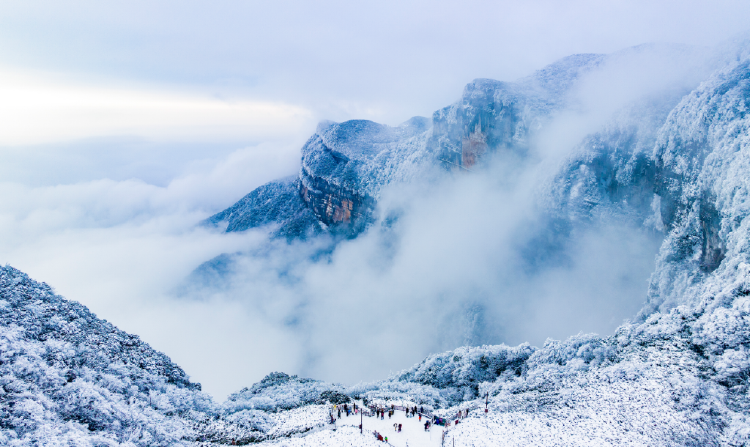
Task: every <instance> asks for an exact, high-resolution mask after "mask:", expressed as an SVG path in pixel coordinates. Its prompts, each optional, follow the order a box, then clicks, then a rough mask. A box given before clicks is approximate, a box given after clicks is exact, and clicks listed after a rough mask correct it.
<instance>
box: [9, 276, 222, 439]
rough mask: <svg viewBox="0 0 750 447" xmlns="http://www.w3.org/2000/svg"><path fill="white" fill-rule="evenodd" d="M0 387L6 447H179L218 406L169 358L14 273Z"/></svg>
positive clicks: (191, 437)
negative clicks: (194, 422)
mask: <svg viewBox="0 0 750 447" xmlns="http://www.w3.org/2000/svg"><path fill="white" fill-rule="evenodd" d="M0 380H1V381H2V383H1V385H2V387H1V388H0V408H1V409H2V410H0V411H2V413H1V414H0V424H1V425H0V428H1V430H0V443H2V444H4V445H58V444H59V445H62V444H70V445H120V444H126V445H179V444H180V443H184V442H188V441H191V440H195V439H196V436H197V433H196V431H195V430H194V428H193V421H194V419H200V417H202V415H203V414H205V412H206V411H208V410H210V407H211V405H212V404H211V401H210V398H209V397H208V396H207V395H205V394H203V393H201V392H200V384H197V383H192V382H190V381H189V379H188V377H187V375H186V374H185V372H184V371H183V370H182V369H180V367H178V366H177V365H175V364H174V363H172V362H171V361H170V360H169V358H168V357H167V356H165V355H164V354H162V353H160V352H156V351H154V350H153V349H151V347H149V346H148V345H147V344H146V343H144V342H142V341H141V340H140V339H139V338H138V337H137V336H134V335H130V334H127V333H125V332H123V331H121V330H119V329H117V328H116V327H114V326H113V325H112V324H110V323H108V322H106V321H103V320H100V319H98V318H96V316H94V315H93V314H92V313H91V312H90V311H89V310H88V309H86V308H85V307H84V306H81V305H80V304H78V303H75V302H72V301H67V300H65V299H63V298H62V297H60V296H58V295H55V293H54V292H53V291H52V289H51V288H50V287H49V286H47V285H46V284H43V283H42V284H40V283H37V282H35V281H32V280H31V279H29V277H28V276H26V275H25V274H23V273H21V272H19V271H18V270H15V269H13V268H12V267H8V266H6V267H1V268H0Z"/></svg>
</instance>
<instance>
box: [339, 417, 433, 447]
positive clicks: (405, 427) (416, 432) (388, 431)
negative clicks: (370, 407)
mask: <svg viewBox="0 0 750 447" xmlns="http://www.w3.org/2000/svg"><path fill="white" fill-rule="evenodd" d="M359 420H360V419H359V417H356V418H355V417H354V416H349V417H345V416H342V418H341V419H339V420H338V421H337V425H338V426H339V427H343V426H355V427H359ZM425 420H426V419H425V418H422V421H421V422H420V421H419V417H413V418H412V417H410V418H407V417H406V416H405V414H404V412H403V411H396V413H395V414H394V415H393V417H392V418H388V414H387V413H386V416H385V418H384V419H383V420H381V419H380V418H378V417H374V416H373V417H368V416H365V417H364V423H363V429H364V432H365V434H366V435H368V436H371V437H373V438H374V435H372V432H373V430H377V431H378V432H379V433H380V434H382V435H383V436H387V437H388V443H389V444H392V445H394V446H396V447H406V446H409V447H435V446H439V445H440V438H441V436H442V433H443V427H440V426H434V427H431V428H430V430H429V431H427V432H426V431H425V430H424V422H425ZM393 424H402V427H401V433H398V432H396V430H395V429H394V428H393ZM368 433H369V434H368Z"/></svg>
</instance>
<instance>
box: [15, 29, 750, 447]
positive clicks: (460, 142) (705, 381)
mask: <svg viewBox="0 0 750 447" xmlns="http://www.w3.org/2000/svg"><path fill="white" fill-rule="evenodd" d="M698 56H700V57H698ZM696 60H698V61H699V62H694V61H696ZM644 61H646V62H644ZM654 61H656V62H658V63H660V64H661V65H659V64H657V70H656V72H658V73H661V74H662V75H663V74H664V73H668V74H669V73H670V72H669V70H667V69H665V68H664V64H666V65H668V66H670V67H672V66H680V64H683V65H681V66H680V67H681V68H680V70H676V71H675V73H678V72H679V73H678V74H680V76H677V75H676V74H675V75H670V76H671V77H670V76H665V77H664V78H663V79H662V82H661V84H659V83H658V82H656V81H653V79H650V78H649V79H647V81H648V82H646V81H643V82H640V83H636V84H635V87H633V85H634V84H633V83H632V82H631V81H632V79H631V78H632V76H633V74H632V73H631V72H628V68H629V67H631V66H632V65H633V64H641V63H642V64H644V66H645V65H648V63H654ZM691 64H692V65H691ZM686 67H687V68H686ZM638 68H639V70H641V71H636V72H634V73H641V72H643V70H645V72H646V73H649V71H648V70H647V69H645V68H643V67H638ZM618 74H621V75H622V76H623V77H626V78H628V82H630V83H625V82H624V83H623V84H621V87H622V88H621V91H618V92H607V91H606V90H602V89H599V90H597V85H598V84H597V82H598V80H600V79H601V78H606V77H609V78H611V77H613V76H615V75H618ZM615 77H616V76H615ZM609 78H608V79H609ZM655 84H656V87H653V86H654V85H655ZM607 85H611V84H607ZM625 87H628V88H630V90H628V89H627V88H625ZM652 87H653V88H652ZM605 94H610V95H611V97H607V98H605V99H606V101H605V100H602V99H601V98H600V96H602V95H605ZM587 95H588V96H587ZM592 95H593V96H594V97H595V99H596V101H593V100H591V97H592ZM587 98H588V99H587ZM587 101H588V102H587ZM602 105H603V106H602ZM596 106H600V108H599V109H597V108H596ZM592 107H593V112H592ZM748 110H750V43H748V42H738V43H734V44H732V45H731V46H729V47H725V48H723V49H722V50H721V51H719V52H716V53H715V54H711V55H709V56H706V55H705V54H700V55H697V53H696V52H695V51H694V50H691V49H686V48H683V47H674V46H667V47H663V46H644V47H637V48H634V49H629V50H625V51H623V52H620V53H616V54H613V55H606V56H605V55H576V56H571V57H568V58H565V59H563V60H561V61H559V62H557V63H555V64H552V65H550V66H549V67H546V68H544V69H542V70H540V71H538V72H537V73H535V74H533V75H532V76H530V77H528V78H524V79H521V80H519V81H517V82H513V83H506V82H498V81H491V80H476V81H474V82H472V83H470V84H469V85H468V86H467V87H466V89H465V90H464V93H463V95H462V97H461V99H460V100H459V101H457V102H456V103H455V104H453V105H450V106H448V107H446V108H444V109H441V110H439V111H437V112H435V113H434V114H433V117H432V119H431V120H430V119H425V118H412V119H411V120H409V121H407V122H406V123H404V124H402V125H400V126H396V127H390V126H385V125H380V124H376V123H373V122H370V121H348V122H345V123H330V122H325V123H321V125H320V126H319V127H318V129H317V131H316V133H315V134H314V135H313V136H312V137H311V138H310V139H309V140H308V142H307V143H306V144H305V146H304V147H303V149H302V162H301V167H300V172H299V175H298V176H296V177H294V178H290V179H282V180H279V181H275V182H271V183H269V184H267V185H264V186H262V187H260V188H258V189H256V190H255V191H253V192H251V193H250V194H248V195H247V196H246V197H244V198H242V199H241V200H240V201H239V202H237V203H236V204H235V205H233V206H232V207H230V208H228V209H226V210H225V211H222V212H221V213H218V214H216V215H215V216H213V217H211V218H210V219H208V221H207V223H208V224H210V225H216V226H219V227H221V228H223V229H224V230H225V231H244V230H247V229H251V228H258V227H269V228H272V233H271V237H273V238H279V239H282V240H283V239H287V240H295V239H305V238H307V239H311V238H315V237H317V236H321V235H333V236H334V237H333V238H331V239H332V240H334V241H335V240H339V239H342V238H356V237H358V235H361V234H362V233H363V232H366V231H368V230H369V229H370V228H372V227H373V225H374V224H377V223H381V224H382V223H383V222H385V221H386V220H387V219H386V218H384V216H382V215H381V213H382V212H383V210H381V209H379V204H380V200H381V199H382V197H383V193H384V191H386V190H387V189H388V188H392V187H393V186H394V185H398V184H402V183H408V182H414V181H420V180H425V179H429V178H431V176H440V175H475V173H476V171H481V170H483V169H488V168H487V167H488V166H490V165H492V164H497V163H504V162H507V161H508V160H513V162H514V163H518V165H519V166H524V165H525V164H530V163H533V164H535V166H539V168H540V170H543V171H544V170H546V171H545V172H546V174H545V175H544V176H540V177H538V178H539V179H540V180H541V182H540V184H539V185H537V186H538V187H537V190H536V195H535V197H536V200H537V205H538V207H539V208H540V209H541V210H543V215H544V216H545V219H544V220H543V225H540V227H539V228H534V231H536V232H538V234H539V237H536V238H535V237H531V238H528V239H527V242H525V243H527V244H529V247H528V250H522V251H521V252H522V253H524V258H523V259H519V263H523V262H526V263H528V265H529V266H533V265H535V263H536V262H538V261H537V260H538V259H540V258H539V256H537V254H538V252H539V250H543V251H545V253H546V254H547V255H548V254H549V253H550V252H552V251H554V250H555V249H556V247H559V246H561V244H562V243H563V242H564V241H566V240H569V239H571V238H572V237H574V235H575V234H576V233H578V232H581V231H583V230H584V229H585V228H588V227H590V226H595V225H601V224H603V223H604V224H606V223H608V222H626V223H627V224H628V225H631V226H634V227H637V228H639V229H640V230H641V231H644V232H649V233H650V234H652V235H654V237H657V238H660V239H661V240H662V243H661V248H660V249H659V253H658V255H657V258H656V267H655V270H654V272H653V274H652V276H651V279H650V283H649V287H648V291H647V295H646V296H645V298H646V300H647V301H646V305H645V306H644V307H643V308H642V309H641V311H640V313H639V314H638V315H634V316H633V317H634V318H633V320H632V321H631V322H628V323H625V324H623V325H622V326H620V327H619V329H618V330H617V331H616V332H615V333H614V335H612V336H609V337H599V336H595V335H583V334H579V335H575V336H572V337H571V338H569V339H567V340H565V341H554V340H548V341H547V343H545V344H544V345H543V346H541V347H532V346H529V345H527V344H523V345H520V346H517V347H508V346H505V345H499V346H479V347H462V348H458V349H456V350H453V351H449V352H445V353H441V354H433V355H431V356H429V357H427V358H426V359H425V360H424V361H422V362H421V363H419V364H417V365H415V366H414V367H412V368H410V369H406V370H404V371H402V372H399V373H396V374H394V375H392V376H391V377H389V378H387V379H385V380H382V381H378V382H373V383H360V384H357V385H354V386H351V387H346V386H342V385H335V384H328V383H324V382H319V381H314V380H310V379H300V378H298V377H294V376H291V377H290V376H288V375H286V374H283V373H273V374H270V375H269V376H268V377H266V378H265V379H264V380H263V381H261V382H260V383H258V384H255V385H253V386H251V387H250V388H246V389H243V390H241V391H239V392H237V393H235V394H233V395H232V396H230V398H229V399H228V400H227V402H225V403H223V404H217V403H214V402H213V401H211V400H210V398H208V397H207V396H206V395H205V394H203V393H201V391H200V386H199V385H197V384H193V383H192V382H190V381H189V379H188V378H187V376H186V375H185V373H184V372H183V371H182V370H181V369H180V368H179V367H177V366H176V365H174V364H173V363H172V362H171V361H169V359H168V358H167V357H166V356H164V355H163V354H161V353H158V352H155V351H153V350H152V349H151V348H149V347H148V346H147V345H145V344H144V343H142V342H140V341H139V340H138V339H137V338H136V337H133V336H130V335H128V334H125V333H123V332H121V331H119V330H118V329H116V328H114V327H113V326H112V325H110V324H108V323H106V322H104V321H101V320H98V319H96V318H95V317H94V316H93V315H91V313H90V312H88V311H87V310H86V309H85V308H84V307H83V306H80V305H78V304H76V303H73V302H69V301H66V300H64V299H63V298H61V297H58V296H56V295H55V294H54V293H53V292H52V291H51V289H50V288H49V287H48V286H46V285H44V284H39V283H36V282H34V281H31V280H30V279H29V278H28V277H27V276H26V275H24V274H22V273H21V272H18V271H16V270H14V269H12V268H11V267H5V268H3V269H2V270H0V316H1V318H2V325H1V326H0V334H1V336H2V338H0V343H2V344H0V361H2V363H0V374H1V376H0V380H2V383H1V385H2V387H1V388H0V402H2V414H1V416H0V424H2V425H0V429H1V430H0V440H2V442H4V443H5V444H11V445H14V444H15V445H29V444H34V443H36V444H43V445H54V444H60V445H63V444H64V443H74V444H76V443H77V444H79V445H117V444H126V445H175V444H184V445H190V444H203V445H207V444H215V443H225V444H226V443H228V442H230V441H231V440H232V439H235V440H238V441H240V443H249V442H262V443H269V444H274V445H290V446H292V445H299V446H303V445H363V446H364V445H375V444H376V443H377V444H379V443H378V442H377V441H376V440H375V438H373V437H372V436H371V435H369V434H365V435H360V434H359V433H358V432H356V431H354V430H350V429H339V430H336V431H333V430H332V428H333V426H329V425H328V424H327V422H328V419H329V410H330V409H331V407H330V405H333V404H340V403H344V402H348V401H349V399H360V400H361V401H363V402H370V403H380V404H392V403H395V404H400V403H403V402H409V403H410V404H412V403H413V404H416V405H419V406H422V407H425V409H426V410H428V411H429V412H430V413H431V414H434V415H437V416H440V417H449V416H451V415H454V414H455V413H456V412H457V411H458V410H463V409H466V408H476V407H483V404H484V402H485V399H488V400H489V412H487V413H485V412H483V411H473V412H471V413H470V415H469V417H467V418H465V419H463V420H461V423H460V424H455V425H453V426H451V427H450V428H449V429H448V430H449V431H448V433H449V435H450V436H451V437H452V438H453V439H455V440H456V444H458V445H462V443H463V444H464V445H493V446H497V445H571V446H573V445H655V446H656V445H659V446H661V445H737V446H739V445H748V444H750V421H749V420H748V417H750V395H749V393H750V388H748V378H749V377H750V219H748V218H747V217H748V213H750V114H748ZM587 113H588V114H589V115H588V116H589V118H588V119H587V120H585V123H586V125H581V122H582V120H580V119H579V118H580V117H581V116H583V115H586V114H587ZM591 116H594V118H597V117H599V116H601V117H602V118H601V120H600V121H597V120H596V119H592V118H591ZM592 122H593V123H594V124H595V125H593V126H592V125H591V123H592ZM560 123H563V125H564V127H565V129H564V130H566V132H560V131H559V129H558V128H556V127H555V126H561V124H560ZM587 126H588V127H587ZM556 129H557V131H556ZM549 135H553V136H555V138H556V139H555V140H554V141H553V143H555V144H547V145H546V146H545V147H552V148H555V147H556V146H563V150H560V151H558V152H555V151H550V150H548V151H547V152H545V153H542V152H540V151H539V149H538V148H539V147H540V146H544V145H543V144H541V143H540V142H544V141H546V142H547V143H549V141H547V140H545V138H549ZM565 138H567V139H565ZM224 226H225V227H224ZM540 247H541V248H540ZM547 258H549V256H547ZM227 259H228V258H221V259H220V260H218V261H215V263H214V264H216V263H223V262H229V261H227ZM539 262H541V261H539ZM373 423H374V421H373ZM329 429H331V430H329ZM305 435H307V436H305ZM399 439H400V438H398V437H395V435H394V437H393V438H392V440H393V442H392V443H394V444H395V445H402V444H399V442H401V441H399Z"/></svg>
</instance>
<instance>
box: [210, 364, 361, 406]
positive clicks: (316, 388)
mask: <svg viewBox="0 0 750 447" xmlns="http://www.w3.org/2000/svg"><path fill="white" fill-rule="evenodd" d="M348 401H349V397H348V395H347V394H346V388H344V387H343V386H341V385H335V384H329V383H326V382H322V381H319V380H313V379H301V378H298V377H297V376H289V375H287V374H284V373H282V372H274V373H271V374H269V375H267V376H266V377H265V378H263V380H261V381H260V382H258V383H256V384H254V385H253V386H251V387H250V388H243V389H242V390H240V391H238V392H236V393H233V394H231V395H230V396H229V397H228V398H227V401H226V402H225V403H224V404H223V406H222V408H223V410H224V411H225V412H226V413H234V412H237V411H240V410H246V409H250V410H263V411H270V412H276V411H281V410H291V409H293V408H298V407H301V406H304V405H311V404H324V403H332V404H342V403H345V402H348Z"/></svg>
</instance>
